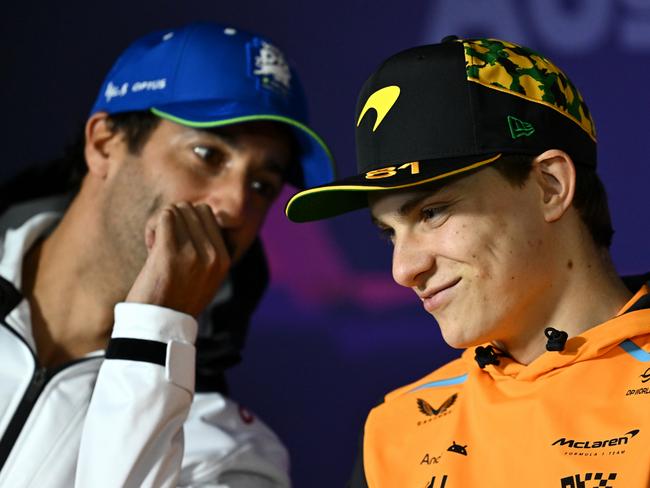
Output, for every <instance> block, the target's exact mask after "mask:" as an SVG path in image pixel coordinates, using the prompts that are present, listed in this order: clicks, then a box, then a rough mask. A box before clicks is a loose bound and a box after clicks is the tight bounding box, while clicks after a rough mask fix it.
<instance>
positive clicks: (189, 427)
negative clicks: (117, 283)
mask: <svg viewBox="0 0 650 488" xmlns="http://www.w3.org/2000/svg"><path fill="white" fill-rule="evenodd" d="M57 219H58V216H57V214H55V213H43V214H39V215H36V216H35V217H32V218H31V219H29V220H28V221H27V222H26V223H25V224H24V225H22V226H21V227H20V228H18V229H12V230H10V231H8V232H7V233H6V236H5V238H4V240H3V242H1V243H0V253H1V255H0V487H3V488H4V487H10V488H20V487H39V488H44V487H46V488H58V487H66V488H67V487H72V486H75V487H81V488H86V487H87V488H100V487H141V486H143V487H175V486H202V487H204V486H209V487H219V488H267V487H269V488H271V487H273V488H280V487H289V486H290V481H289V477H288V474H287V473H288V455H287V452H286V450H285V448H284V447H283V446H282V444H281V443H280V441H279V440H278V438H277V437H276V436H275V435H274V434H273V432H271V430H269V429H268V428H267V427H266V426H265V425H264V424H263V423H262V422H261V421H259V420H258V419H255V418H254V417H253V416H251V415H250V414H249V413H248V412H246V411H245V410H243V409H241V408H240V407H239V406H238V405H237V404H235V403H234V402H232V401H231V400H229V399H228V398H225V397H224V396H222V395H220V394H218V393H199V394H194V369H195V368H194V357H195V348H194V341H195V339H196V334H197V323H196V320H195V319H194V318H192V317H190V316H189V315H186V314H183V313H180V312H176V311H174V310H170V309H165V308H162V307H157V306H153V305H145V304H135V303H120V304H118V305H117V306H116V307H115V324H114V328H113V333H112V338H111V342H110V344H109V346H108V349H107V351H106V354H105V352H104V351H96V352H93V353H90V354H88V355H87V356H85V357H84V358H82V359H79V360H77V361H74V362H72V363H68V364H66V365H64V366H61V367H59V368H54V369H49V370H46V369H42V368H40V367H39V366H38V364H37V360H36V356H35V352H34V351H35V347H34V339H33V335H32V331H31V322H30V307H29V304H28V303H27V301H26V300H24V299H22V298H21V297H20V296H19V294H17V293H16V291H15V290H20V285H21V283H20V282H21V267H22V260H23V256H24V254H25V252H26V251H27V250H29V248H30V247H31V246H32V245H33V243H34V242H35V240H36V239H37V238H38V237H40V236H42V235H43V234H44V233H46V232H47V231H48V230H49V229H50V228H51V227H52V226H53V225H54V224H55V223H56V221H57ZM12 297H14V298H13V303H11V302H12ZM16 303H17V305H16Z"/></svg>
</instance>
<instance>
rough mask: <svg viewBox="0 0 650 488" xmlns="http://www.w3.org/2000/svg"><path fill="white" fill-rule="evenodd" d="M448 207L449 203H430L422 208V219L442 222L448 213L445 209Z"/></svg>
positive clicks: (430, 221)
mask: <svg viewBox="0 0 650 488" xmlns="http://www.w3.org/2000/svg"><path fill="white" fill-rule="evenodd" d="M447 208H448V206H447V205H430V206H427V207H422V209H421V210H420V219H421V220H422V221H423V222H429V223H434V224H440V223H442V221H443V219H444V216H445V215H446V212H445V211H446V210H447Z"/></svg>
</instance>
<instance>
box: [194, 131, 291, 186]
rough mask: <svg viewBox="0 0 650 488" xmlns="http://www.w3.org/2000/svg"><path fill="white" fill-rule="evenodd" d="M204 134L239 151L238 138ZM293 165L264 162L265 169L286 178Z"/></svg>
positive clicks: (226, 134)
mask: <svg viewBox="0 0 650 488" xmlns="http://www.w3.org/2000/svg"><path fill="white" fill-rule="evenodd" d="M203 132H205V133H207V134H209V136H210V137H213V138H215V139H217V140H218V141H219V142H221V143H222V144H224V145H225V146H227V147H228V148H229V149H234V150H237V149H239V144H237V137H236V136H234V135H230V134H228V133H226V132H224V131H218V132H217V131H216V130H215V131H213V130H210V129H203ZM289 166H291V163H287V164H286V165H283V164H281V163H279V162H277V161H275V160H273V159H271V160H268V161H265V162H264V169H266V170H268V171H271V172H272V173H277V174H279V175H280V176H284V175H285V174H286V172H287V171H288V170H289Z"/></svg>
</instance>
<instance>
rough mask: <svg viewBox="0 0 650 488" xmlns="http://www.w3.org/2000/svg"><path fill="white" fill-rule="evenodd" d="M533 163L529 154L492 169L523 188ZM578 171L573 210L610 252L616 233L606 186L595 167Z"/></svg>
mask: <svg viewBox="0 0 650 488" xmlns="http://www.w3.org/2000/svg"><path fill="white" fill-rule="evenodd" d="M533 159H534V157H533V156H530V155H527V154H507V155H504V156H503V157H502V158H501V159H499V160H497V161H496V162H495V163H493V164H492V167H493V168H494V169H496V170H497V171H498V172H499V173H500V174H501V175H502V176H503V177H504V178H505V179H506V180H508V181H509V182H510V183H511V184H513V185H519V186H522V185H523V184H524V183H525V181H526V179H527V178H528V175H529V174H530V171H531V170H532V168H533ZM575 169H576V189H575V195H574V197H573V206H574V207H575V208H576V210H577V211H578V214H579V215H580V218H581V219H582V221H583V222H584V224H585V225H586V226H587V229H588V230H589V233H590V234H591V237H592V238H593V240H594V242H595V243H596V245H597V246H599V247H604V248H606V249H609V247H610V246H611V244H612V236H613V235H614V229H613V228H612V219H611V216H610V213H609V205H608V204H607V193H606V192H605V187H604V185H603V182H602V181H601V180H600V178H599V177H598V174H597V173H596V170H595V169H594V168H593V167H590V166H586V165H584V164H580V163H577V164H576V165H575Z"/></svg>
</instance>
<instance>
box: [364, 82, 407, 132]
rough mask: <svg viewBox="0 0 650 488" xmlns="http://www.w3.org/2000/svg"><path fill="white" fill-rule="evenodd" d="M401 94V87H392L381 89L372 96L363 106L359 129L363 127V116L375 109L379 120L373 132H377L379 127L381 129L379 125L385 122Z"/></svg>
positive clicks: (376, 121)
mask: <svg viewBox="0 0 650 488" xmlns="http://www.w3.org/2000/svg"><path fill="white" fill-rule="evenodd" d="M399 92H400V89H399V86H396V85H391V86H387V87H384V88H381V89H380V90H377V91H376V92H375V93H373V94H372V95H370V96H369V97H368V100H367V101H366V104H365V105H364V106H363V110H361V114H360V115H359V120H358V121H357V127H359V125H361V121H362V120H363V116H364V115H366V113H367V112H368V110H370V109H371V108H374V109H375V112H377V119H376V120H375V125H374V126H373V128H372V131H373V132H375V131H376V130H377V127H379V124H381V122H382V120H384V117H386V115H387V114H388V112H389V111H390V109H391V108H393V105H395V102H396V101H397V99H398V97H399Z"/></svg>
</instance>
